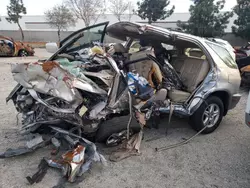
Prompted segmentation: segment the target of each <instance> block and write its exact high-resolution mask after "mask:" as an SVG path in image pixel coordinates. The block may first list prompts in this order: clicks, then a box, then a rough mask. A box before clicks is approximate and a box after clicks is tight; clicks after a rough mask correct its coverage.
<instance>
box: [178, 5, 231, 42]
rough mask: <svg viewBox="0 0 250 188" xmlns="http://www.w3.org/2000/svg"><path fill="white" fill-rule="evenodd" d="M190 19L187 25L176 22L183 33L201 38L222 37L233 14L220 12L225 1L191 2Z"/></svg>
mask: <svg viewBox="0 0 250 188" xmlns="http://www.w3.org/2000/svg"><path fill="white" fill-rule="evenodd" d="M192 1H193V3H194V4H193V5H191V6H190V8H189V12H190V15H191V16H190V18H189V20H188V22H187V23H183V22H181V21H178V23H177V25H178V26H179V27H181V28H182V29H183V30H184V31H186V32H188V33H191V34H193V35H198V36H202V37H214V36H222V35H223V34H224V30H225V28H226V27H227V24H228V23H229V18H230V17H232V16H233V12H229V11H228V12H223V13H222V12H220V11H221V10H222V9H223V8H224V4H225V0H219V1H216V2H215V0H192Z"/></svg>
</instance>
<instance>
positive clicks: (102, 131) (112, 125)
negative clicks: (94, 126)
mask: <svg viewBox="0 0 250 188" xmlns="http://www.w3.org/2000/svg"><path fill="white" fill-rule="evenodd" d="M128 121H129V116H121V117H114V118H112V119H110V120H107V121H104V122H103V123H101V124H100V127H99V129H98V131H97V133H96V142H106V140H107V139H108V137H109V136H111V135H112V134H113V133H119V132H121V131H123V130H126V129H127V124H128ZM130 128H131V129H132V131H133V133H137V132H139V131H140V125H139V124H138V123H137V122H134V121H132V122H131V125H130Z"/></svg>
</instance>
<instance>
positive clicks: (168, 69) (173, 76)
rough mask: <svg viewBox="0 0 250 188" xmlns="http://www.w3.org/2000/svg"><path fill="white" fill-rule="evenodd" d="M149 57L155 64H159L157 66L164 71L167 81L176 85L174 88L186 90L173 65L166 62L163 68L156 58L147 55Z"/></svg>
mask: <svg viewBox="0 0 250 188" xmlns="http://www.w3.org/2000/svg"><path fill="white" fill-rule="evenodd" d="M147 57H148V58H149V59H151V60H153V61H154V62H155V63H157V65H158V66H159V67H160V68H161V70H162V71H163V73H164V75H165V77H166V79H168V80H169V81H170V82H171V83H172V84H173V85H174V87H175V88H176V89H182V88H184V85H183V83H182V81H181V79H180V77H179V75H178V73H177V72H176V71H175V69H174V68H173V67H172V65H171V64H170V63H169V62H168V61H165V64H164V65H163V66H162V65H161V64H160V63H159V62H158V61H157V59H156V58H155V57H154V56H152V55H150V54H147Z"/></svg>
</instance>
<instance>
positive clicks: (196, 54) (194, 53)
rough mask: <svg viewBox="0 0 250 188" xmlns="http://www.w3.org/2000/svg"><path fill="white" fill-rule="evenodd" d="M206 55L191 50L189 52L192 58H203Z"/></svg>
mask: <svg viewBox="0 0 250 188" xmlns="http://www.w3.org/2000/svg"><path fill="white" fill-rule="evenodd" d="M203 55H204V53H203V52H202V51H198V50H194V51H193V50H190V51H189V56H191V57H197V58H201V57H202V56H203Z"/></svg>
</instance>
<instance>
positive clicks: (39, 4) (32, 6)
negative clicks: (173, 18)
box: [0, 0, 236, 16]
mask: <svg viewBox="0 0 250 188" xmlns="http://www.w3.org/2000/svg"><path fill="white" fill-rule="evenodd" d="M131 1H132V2H134V4H136V2H137V1H138V0H131ZM9 2H10V0H0V15H1V16H5V15H7V11H6V7H7V5H8V4H9ZM23 2H24V5H25V6H26V8H27V15H43V14H44V12H45V11H46V10H48V9H50V8H51V7H53V6H54V5H56V4H60V3H62V2H63V0H23ZM106 2H108V0H106ZM171 4H172V5H175V12H188V9H189V6H190V4H191V0H171ZM235 5H236V0H226V4H225V7H224V10H225V11H227V10H231V9H232V7H233V6H235Z"/></svg>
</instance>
